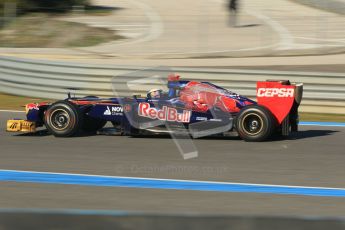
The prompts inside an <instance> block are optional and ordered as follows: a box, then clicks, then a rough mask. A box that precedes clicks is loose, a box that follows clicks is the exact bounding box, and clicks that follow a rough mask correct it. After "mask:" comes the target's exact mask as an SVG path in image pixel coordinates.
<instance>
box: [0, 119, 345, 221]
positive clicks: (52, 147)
mask: <svg viewBox="0 0 345 230" xmlns="http://www.w3.org/2000/svg"><path fill="white" fill-rule="evenodd" d="M23 116H24V114H23V113H9V112H0V127H5V122H6V120H7V119H8V118H13V117H18V118H20V117H23ZM344 131H345V128H344V127H317V126H303V127H301V131H300V133H298V134H296V135H294V136H293V137H291V138H290V139H289V140H279V139H277V140H274V141H272V142H265V143H246V142H243V141H241V140H238V139H237V138H223V139H215V138H208V139H199V140H194V144H195V146H196V147H197V149H198V151H199V157H198V158H195V159H190V160H183V158H182V157H181V155H180V153H179V152H178V150H177V148H176V146H175V144H174V142H173V140H172V139H170V138H147V137H145V138H130V137H121V136H100V135H97V136H85V137H76V138H54V137H53V136H51V135H44V134H43V135H34V136H28V135H14V134H12V133H6V132H5V131H4V129H3V128H2V129H1V131H0V137H1V138H0V157H1V158H0V169H2V170H3V169H6V170H25V171H39V172H57V173H74V174H91V175H108V176H125V177H145V178H164V179H179V180H198V181H200V180H201V181H221V182H239V183H254V184H273V185H290V186H316V187H332V188H333V187H334V188H345V167H344V162H345V151H344V149H345V143H344V140H345V133H344ZM0 188H1V189H0V207H1V208H44V209H92V210H122V211H144V212H151V213H157V212H158V213H207V214H237V215H243V214H244V215H278V216H281V215H290V216H296V215H302V216H344V215H345V198H344V197H338V198H336V197H313V196H298V195H278V194H259V193H255V192H253V193H242V192H241V193H240V192H238V193H234V192H231V193H223V192H208V191H185V190H163V189H144V188H121V187H94V186H81V185H61V184H43V183H18V182H0Z"/></svg>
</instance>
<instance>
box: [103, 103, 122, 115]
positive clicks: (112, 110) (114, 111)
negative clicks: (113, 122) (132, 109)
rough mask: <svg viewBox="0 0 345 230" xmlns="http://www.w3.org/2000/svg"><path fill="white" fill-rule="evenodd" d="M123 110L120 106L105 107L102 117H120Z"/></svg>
mask: <svg viewBox="0 0 345 230" xmlns="http://www.w3.org/2000/svg"><path fill="white" fill-rule="evenodd" d="M122 114H123V108H122V106H120V105H119V106H110V107H109V106H107V109H106V110H105V111H104V113H103V115H106V116H110V115H118V116H122Z"/></svg>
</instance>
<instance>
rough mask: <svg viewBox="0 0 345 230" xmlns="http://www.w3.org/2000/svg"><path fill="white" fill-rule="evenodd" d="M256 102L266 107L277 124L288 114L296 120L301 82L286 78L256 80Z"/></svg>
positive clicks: (301, 91)
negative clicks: (292, 81)
mask: <svg viewBox="0 0 345 230" xmlns="http://www.w3.org/2000/svg"><path fill="white" fill-rule="evenodd" d="M256 96H257V102H258V104H259V105H262V106H265V107H266V108H268V109H269V110H270V111H271V113H272V114H273V116H274V117H275V118H276V120H277V121H278V123H279V124H282V122H283V121H284V119H285V118H287V117H288V116H289V119H290V120H298V107H299V105H300V104H301V101H302V96H303V83H291V82H290V81H288V80H267V81H259V82H257V88H256Z"/></svg>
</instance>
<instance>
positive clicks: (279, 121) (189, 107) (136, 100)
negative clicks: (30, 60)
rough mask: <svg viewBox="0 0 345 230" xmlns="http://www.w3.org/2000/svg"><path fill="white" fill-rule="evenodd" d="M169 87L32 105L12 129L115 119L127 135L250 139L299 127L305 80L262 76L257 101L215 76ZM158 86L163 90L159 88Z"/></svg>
mask: <svg viewBox="0 0 345 230" xmlns="http://www.w3.org/2000/svg"><path fill="white" fill-rule="evenodd" d="M167 87H168V91H167V92H166V93H163V92H162V91H161V90H153V91H155V94H154V95H152V94H151V92H150V93H149V94H148V95H147V97H138V96H133V97H118V98H107V99H104V98H98V97H95V96H89V97H84V98H76V97H71V96H70V95H69V96H68V98H67V99H65V100H61V101H57V102H55V103H32V104H27V105H26V115H27V120H9V121H8V122H7V131H12V132H16V131H24V132H35V130H36V127H41V126H45V127H46V128H47V130H48V131H49V132H50V133H52V134H53V135H54V136H56V137H70V136H74V135H78V133H80V132H83V131H87V132H96V131H97V130H100V129H102V128H103V127H104V126H105V124H106V123H107V122H111V123H112V124H113V125H114V126H115V127H117V129H118V130H119V132H120V133H121V134H122V135H129V136H137V135H143V134H145V135H147V134H162V133H170V134H172V135H178V134H187V135H190V136H192V137H194V138H198V137H203V136H211V135H229V134H234V133H235V134H238V135H239V136H240V137H241V138H242V139H244V140H245V141H264V140H267V139H269V138H270V137H272V136H273V135H281V136H288V135H289V134H290V132H296V131H298V107H299V105H300V102H301V99H302V92H303V84H297V83H290V82H289V81H287V80H268V81H262V82H257V102H255V101H253V100H251V99H249V98H246V97H243V96H240V95H238V94H236V93H233V92H231V91H229V90H227V89H224V88H221V87H219V86H216V85H214V84H212V83H209V82H196V81H183V80H180V77H179V76H178V75H170V76H169V77H168V84H167ZM157 91H158V92H157Z"/></svg>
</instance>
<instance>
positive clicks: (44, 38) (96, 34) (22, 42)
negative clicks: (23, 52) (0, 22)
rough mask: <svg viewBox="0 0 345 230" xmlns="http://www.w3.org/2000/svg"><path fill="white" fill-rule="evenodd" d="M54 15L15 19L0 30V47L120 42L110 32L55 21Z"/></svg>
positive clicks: (48, 46)
mask: <svg viewBox="0 0 345 230" xmlns="http://www.w3.org/2000/svg"><path fill="white" fill-rule="evenodd" d="M57 19H58V17H57V16H53V15H51V14H44V13H35V14H29V15H25V16H21V17H18V18H17V19H16V20H14V21H12V22H10V23H8V24H6V25H5V26H4V27H3V28H2V29H1V30H0V46H1V47H17V48H26V47H30V48H64V47H87V46H94V45H97V44H101V43H105V42H109V41H113V40H118V39H122V38H123V37H122V36H119V35H116V34H115V32H114V31H110V30H107V29H103V28H92V27H88V26H86V25H84V24H79V23H74V22H64V21H60V20H57Z"/></svg>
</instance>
